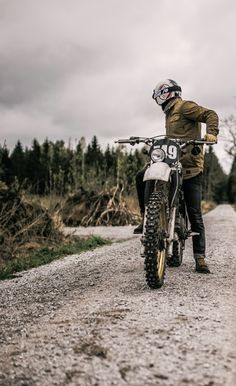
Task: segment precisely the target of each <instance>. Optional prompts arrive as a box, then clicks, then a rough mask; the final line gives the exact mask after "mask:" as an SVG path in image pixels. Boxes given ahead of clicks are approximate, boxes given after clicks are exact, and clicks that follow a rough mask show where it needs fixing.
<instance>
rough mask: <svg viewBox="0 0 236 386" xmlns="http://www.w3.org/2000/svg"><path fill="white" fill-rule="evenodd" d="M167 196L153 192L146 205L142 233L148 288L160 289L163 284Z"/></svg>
mask: <svg viewBox="0 0 236 386" xmlns="http://www.w3.org/2000/svg"><path fill="white" fill-rule="evenodd" d="M167 202H168V200H167V195H166V194H165V193H164V191H162V192H154V193H152V194H151V196H150V199H149V201H148V203H147V205H146V223H145V233H144V259H145V260H144V264H145V271H146V280H147V284H148V286H149V287H150V288H153V289H154V288H160V287H161V286H162V285H163V283H164V277H165V268H166V248H165V242H164V237H165V233H166V232H167Z"/></svg>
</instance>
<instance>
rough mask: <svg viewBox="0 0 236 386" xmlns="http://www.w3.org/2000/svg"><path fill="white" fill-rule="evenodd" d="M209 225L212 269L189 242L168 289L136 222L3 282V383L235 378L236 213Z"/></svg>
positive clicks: (202, 385) (223, 213)
mask: <svg viewBox="0 0 236 386" xmlns="http://www.w3.org/2000/svg"><path fill="white" fill-rule="evenodd" d="M205 224H206V229H207V241H208V256H209V265H210V267H211V270H212V274H211V275H201V274H198V273H195V272H194V264H193V259H192V251H191V243H189V244H188V246H187V248H186V250H185V260H184V263H183V265H182V266H181V267H180V268H169V269H168V270H167V274H166V282H165V285H164V287H163V288H162V289H160V290H150V289H149V288H148V287H147V285H146V282H145V276H144V271H143V261H142V259H141V258H140V257H139V249H140V244H139V238H138V237H137V236H133V235H132V227H127V228H123V229H122V230H121V232H120V229H119V228H116V229H115V232H114V228H113V230H112V231H111V230H110V231H109V230H108V231H109V232H111V233H112V232H113V236H112V237H113V239H114V238H119V237H121V239H125V238H128V240H127V241H122V242H115V243H113V244H112V245H111V246H105V247H103V248H101V249H97V250H96V251H93V252H87V253H83V254H81V255H80V256H70V257H67V258H64V259H62V260H60V261H57V262H54V263H52V264H50V265H47V266H44V267H41V268H37V269H33V270H31V271H29V272H26V273H23V274H22V276H21V277H18V278H16V279H13V280H8V281H4V282H1V283H0V293H1V302H0V332H1V334H0V385H4V386H10V385H20V386H31V385H37V386H38V385H40V386H44V385H45V386H46V385H47V386H51V385H70V386H72V385H73V386H111V385H118V386H127V385H131V386H157V385H160V386H165V385H168V386H170V385H173V386H174V385H175V386H178V385H191V386H195V385H196V386H207V385H208V386H213V385H215V386H221V385H224V386H226V385H228V386H233V385H236V375H235V372H236V333H235V330H236V322H235V316H236V315H235V314H236V312H235V301H236V293H235V292H236V278H235V276H236V275H235V273H236V252H235V238H236V213H235V212H234V211H233V209H232V208H231V207H230V206H227V205H221V206H219V207H217V208H216V209H215V210H213V211H212V212H210V213H208V214H207V215H206V216H205ZM100 232H104V230H103V231H102V230H100ZM119 232H120V233H119ZM119 235H120V236H119Z"/></svg>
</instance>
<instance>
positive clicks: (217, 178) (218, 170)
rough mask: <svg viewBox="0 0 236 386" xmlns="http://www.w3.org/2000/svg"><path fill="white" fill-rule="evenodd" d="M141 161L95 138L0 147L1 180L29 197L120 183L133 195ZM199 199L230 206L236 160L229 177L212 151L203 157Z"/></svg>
mask: <svg viewBox="0 0 236 386" xmlns="http://www.w3.org/2000/svg"><path fill="white" fill-rule="evenodd" d="M145 162H146V156H145V155H144V154H143V152H142V149H137V148H136V149H133V148H131V149H130V148H128V147H125V146H123V147H121V146H110V145H107V147H106V148H105V149H102V148H101V146H100V145H99V141H98V138H97V137H96V136H94V137H93V138H92V140H91V142H90V143H89V144H88V145H87V146H85V141H84V138H83V137H82V138H81V139H80V141H78V143H77V144H76V145H74V146H72V145H71V144H70V143H69V144H66V143H65V142H64V141H62V140H58V141H55V142H52V141H49V140H48V139H45V141H44V142H43V143H42V144H40V143H39V142H38V141H37V139H34V140H33V143H32V146H31V147H23V145H22V143H21V142H20V141H17V143H16V145H15V147H14V148H13V150H12V151H11V152H10V150H9V149H8V148H7V145H6V144H4V145H3V146H0V180H1V181H3V182H5V183H6V185H8V186H12V187H14V189H16V190H24V191H26V192H27V193H29V194H33V195H39V196H45V195H52V194H54V195H59V196H60V195H62V196H65V195H67V194H70V193H75V192H76V191H78V189H80V188H81V187H82V188H83V189H85V190H86V191H91V190H93V191H95V192H99V191H101V190H102V189H105V188H112V187H113V186H116V185H118V184H121V185H122V186H123V188H124V192H125V194H126V195H127V196H133V195H135V174H136V172H137V171H138V170H139V169H140V168H142V166H143V165H144V164H145ZM203 181H204V184H203V200H206V201H213V202H215V203H217V204H219V203H222V202H230V203H234V202H235V196H236V195H235V193H236V192H235V190H236V158H235V157H234V160H233V163H232V168H231V171H230V173H229V175H226V174H225V173H224V171H223V169H222V167H221V165H220V163H219V160H218V158H217V156H216V154H215V152H214V148H213V147H209V148H208V149H207V151H206V152H205V169H204V176H203Z"/></svg>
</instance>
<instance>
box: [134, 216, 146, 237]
mask: <svg viewBox="0 0 236 386" xmlns="http://www.w3.org/2000/svg"><path fill="white" fill-rule="evenodd" d="M143 223H144V215H143V214H142V220H141V223H140V224H139V225H138V226H137V227H136V228H134V232H133V233H134V234H135V235H140V234H142V233H143Z"/></svg>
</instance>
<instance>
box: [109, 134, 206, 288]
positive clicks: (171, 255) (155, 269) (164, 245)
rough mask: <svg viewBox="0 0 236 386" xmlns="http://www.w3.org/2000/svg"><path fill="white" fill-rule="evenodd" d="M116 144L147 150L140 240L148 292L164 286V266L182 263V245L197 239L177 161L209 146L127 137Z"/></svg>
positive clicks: (184, 141)
mask: <svg viewBox="0 0 236 386" xmlns="http://www.w3.org/2000/svg"><path fill="white" fill-rule="evenodd" d="M116 143H119V144H130V145H135V144H140V143H143V144H145V145H148V146H149V151H147V152H146V153H147V154H148V155H149V157H150V162H149V163H148V166H147V167H146V171H145V174H144V181H146V184H145V196H144V202H145V214H144V226H143V234H142V236H141V243H142V252H141V256H142V257H143V258H144V264H145V271H146V280H147V284H148V286H149V287H150V288H160V287H161V286H162V285H163V283H164V278H165V269H166V265H169V266H175V267H178V266H180V265H181V263H182V259H183V251H184V247H185V241H186V239H187V238H188V237H191V236H194V235H197V234H198V233H195V232H192V231H191V230H190V229H189V226H188V215H187V210H186V205H185V201H184V194H183V191H182V184H183V172H182V165H181V162H180V157H181V155H182V153H183V152H184V149H185V148H186V147H187V146H189V145H192V150H191V151H192V154H193V155H197V154H199V152H200V151H201V149H200V148H199V145H203V144H207V145H212V144H213V143H212V142H206V141H204V140H182V139H170V138H168V137H166V136H155V137H150V138H147V137H130V138H129V139H119V140H117V141H116Z"/></svg>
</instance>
